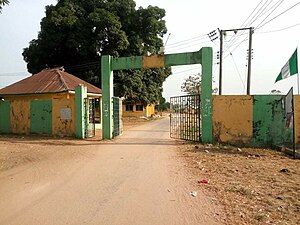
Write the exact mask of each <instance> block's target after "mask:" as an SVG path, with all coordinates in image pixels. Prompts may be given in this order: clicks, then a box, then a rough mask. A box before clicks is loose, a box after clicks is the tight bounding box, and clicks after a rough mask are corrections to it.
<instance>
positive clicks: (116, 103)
mask: <svg viewBox="0 0 300 225" xmlns="http://www.w3.org/2000/svg"><path fill="white" fill-rule="evenodd" d="M120 116H121V115H120V98H118V97H113V137H116V136H119V135H120V134H121V125H120V120H121V119H120Z"/></svg>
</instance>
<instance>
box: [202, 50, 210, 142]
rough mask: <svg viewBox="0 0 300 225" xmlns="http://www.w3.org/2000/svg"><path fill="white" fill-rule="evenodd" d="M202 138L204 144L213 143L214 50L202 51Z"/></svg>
mask: <svg viewBox="0 0 300 225" xmlns="http://www.w3.org/2000/svg"><path fill="white" fill-rule="evenodd" d="M201 55H202V57H201V58H202V79H201V138H202V142H203V143H211V142H213V131H212V63H213V61H212V60H213V58H212V57H213V52H212V48H209V47H205V48H202V49H201Z"/></svg>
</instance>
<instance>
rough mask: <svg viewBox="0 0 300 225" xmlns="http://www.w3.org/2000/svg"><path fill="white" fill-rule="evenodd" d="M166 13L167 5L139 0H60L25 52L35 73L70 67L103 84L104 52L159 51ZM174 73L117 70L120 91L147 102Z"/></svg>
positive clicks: (156, 96)
mask: <svg viewBox="0 0 300 225" xmlns="http://www.w3.org/2000/svg"><path fill="white" fill-rule="evenodd" d="M164 17H165V10H164V9H161V8H158V7H154V6H148V7H147V8H142V7H140V8H138V9H136V4H135V2H134V0H110V1H107V0H59V1H58V3H57V4H56V5H55V6H53V5H51V6H47V7H46V17H44V18H43V19H42V21H41V31H40V32H39V35H38V38H37V39H34V40H32V41H31V42H30V44H29V47H27V48H25V49H24V52H23V57H24V60H25V61H26V62H27V68H28V71H29V72H31V73H37V72H39V71H40V70H42V69H44V68H47V67H50V68H52V67H57V66H64V67H65V69H66V71H67V72H70V73H72V74H74V75H76V76H78V77H79V78H81V79H84V80H86V81H88V82H90V83H93V84H95V85H97V86H100V83H101V81H100V79H99V78H100V71H101V68H100V66H101V65H100V58H101V55H112V56H114V57H121V56H133V55H145V54H147V53H151V54H153V53H157V52H158V51H159V48H160V47H161V46H162V45H163V42H162V37H163V35H164V34H166V32H167V29H166V23H165V21H164V20H163V18H164ZM170 73H171V71H170V69H155V70H128V71H116V72H115V79H114V82H115V93H116V96H120V97H121V96H122V97H126V98H128V99H132V100H137V101H142V102H143V103H144V104H145V105H146V104H149V103H153V102H156V101H157V100H158V99H159V96H161V92H162V83H163V81H164V80H165V79H166V78H167V77H168V76H169V75H170Z"/></svg>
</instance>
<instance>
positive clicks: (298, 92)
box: [297, 73, 300, 95]
mask: <svg viewBox="0 0 300 225" xmlns="http://www.w3.org/2000/svg"><path fill="white" fill-rule="evenodd" d="M297 86H298V95H299V94H300V93H299V73H297Z"/></svg>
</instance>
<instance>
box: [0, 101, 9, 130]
mask: <svg viewBox="0 0 300 225" xmlns="http://www.w3.org/2000/svg"><path fill="white" fill-rule="evenodd" d="M10 132H11V129H10V102H9V101H2V100H1V98H0V134H8V133H10Z"/></svg>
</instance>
